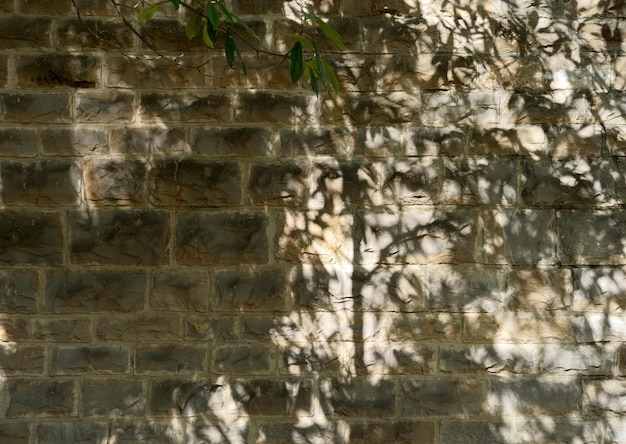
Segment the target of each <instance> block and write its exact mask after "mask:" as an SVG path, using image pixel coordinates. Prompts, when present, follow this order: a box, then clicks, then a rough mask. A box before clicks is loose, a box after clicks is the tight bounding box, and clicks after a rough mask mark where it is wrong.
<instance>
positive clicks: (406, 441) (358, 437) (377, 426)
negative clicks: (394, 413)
mask: <svg viewBox="0 0 626 444" xmlns="http://www.w3.org/2000/svg"><path fill="white" fill-rule="evenodd" d="M436 429H437V426H436V424H435V422H434V421H398V420H392V421H385V422H380V421H368V422H359V423H353V424H350V426H349V436H345V435H344V439H345V442H349V443H350V444H368V443H371V442H393V443H396V444H410V443H416V442H419V443H423V444H434V443H435V442H436V441H435V436H436ZM342 442H343V441H342Z"/></svg>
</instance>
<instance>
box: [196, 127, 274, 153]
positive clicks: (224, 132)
mask: <svg viewBox="0 0 626 444" xmlns="http://www.w3.org/2000/svg"><path fill="white" fill-rule="evenodd" d="M271 142H272V140H271V132H270V131H269V130H268V129H266V128H256V127H253V126H248V125H247V126H245V127H241V128H214V127H199V128H193V129H192V130H191V141H190V145H191V151H192V152H193V154H194V155H196V156H215V157H243V158H251V157H262V158H265V157H266V156H267V155H268V154H269V153H270V152H271V150H270V144H271Z"/></svg>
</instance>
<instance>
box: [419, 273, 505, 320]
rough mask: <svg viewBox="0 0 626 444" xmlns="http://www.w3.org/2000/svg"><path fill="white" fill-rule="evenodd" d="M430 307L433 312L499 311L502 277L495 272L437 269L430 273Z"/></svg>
mask: <svg viewBox="0 0 626 444" xmlns="http://www.w3.org/2000/svg"><path fill="white" fill-rule="evenodd" d="M428 281H429V285H428V288H429V296H428V299H429V307H430V309H431V310H435V311H447V312H449V311H481V312H493V311H501V310H502V309H503V308H504V307H505V306H506V303H507V298H506V292H505V290H504V288H505V286H504V274H503V273H502V272H501V271H500V270H498V269H495V268H478V267H459V266H456V267H440V268H436V269H434V270H432V271H430V272H429V276H428Z"/></svg>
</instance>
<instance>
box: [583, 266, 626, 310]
mask: <svg viewBox="0 0 626 444" xmlns="http://www.w3.org/2000/svg"><path fill="white" fill-rule="evenodd" d="M572 273H573V282H574V283H573V295H574V296H573V301H572V309H573V310H574V311H577V312H587V313H588V312H594V311H597V312H603V313H612V312H615V311H621V310H622V309H623V307H624V306H626V268H625V267H599V268H595V267H594V268H591V267H583V268H574V269H573V270H572Z"/></svg>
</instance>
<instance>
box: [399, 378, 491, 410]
mask: <svg viewBox="0 0 626 444" xmlns="http://www.w3.org/2000/svg"><path fill="white" fill-rule="evenodd" d="M399 391H400V399H399V401H400V402H399V406H400V412H399V413H400V414H401V415H407V416H417V417H432V416H449V415H477V414H479V413H480V412H482V411H483V403H484V402H485V395H484V393H483V391H484V382H483V381H480V380H469V379H468V380H445V381H444V380H432V379H431V380H428V381H403V382H402V383H401V384H400V390H399Z"/></svg>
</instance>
